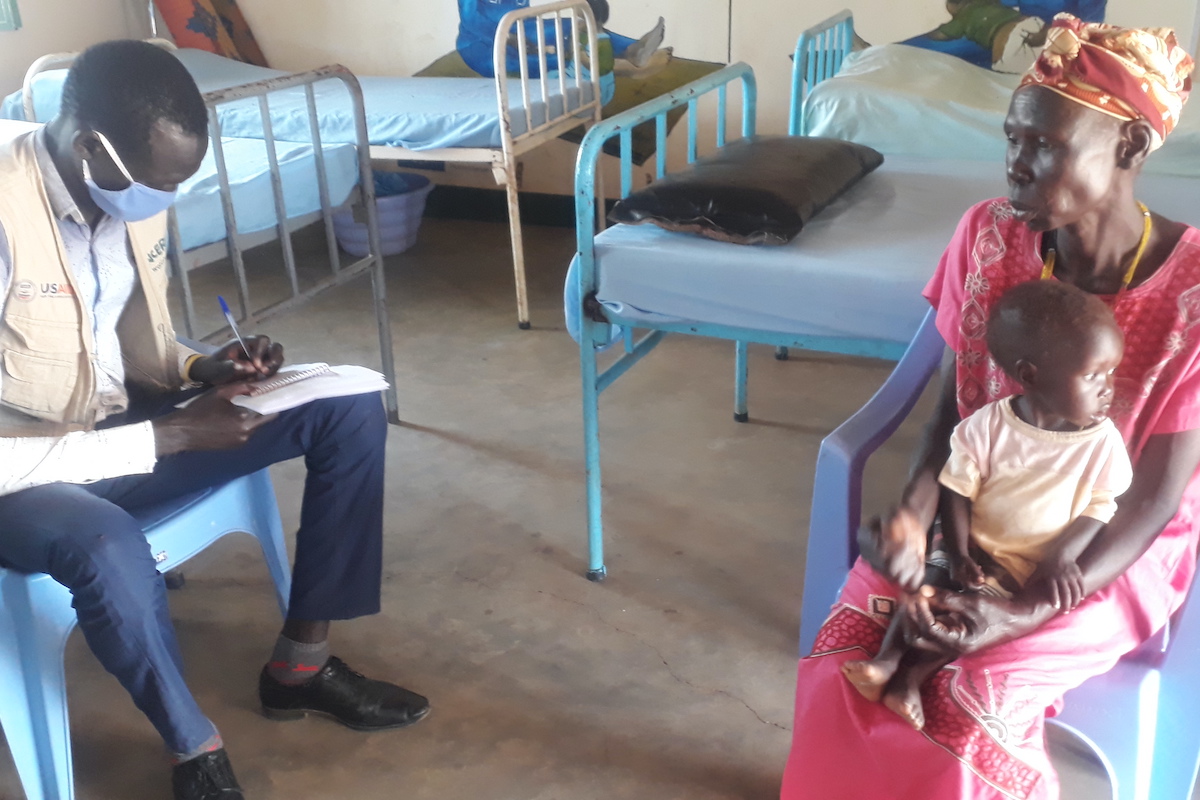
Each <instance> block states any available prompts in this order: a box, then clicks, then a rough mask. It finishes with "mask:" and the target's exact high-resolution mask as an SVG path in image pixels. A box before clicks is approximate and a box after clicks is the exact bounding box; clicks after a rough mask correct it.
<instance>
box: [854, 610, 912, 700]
mask: <svg viewBox="0 0 1200 800" xmlns="http://www.w3.org/2000/svg"><path fill="white" fill-rule="evenodd" d="M906 620H907V614H906V612H905V610H904V608H903V607H901V608H898V609H897V610H896V613H895V614H894V615H893V616H892V623H891V624H890V625H888V629H887V633H885V634H884V635H883V642H882V643H881V644H880V646H879V653H878V655H876V656H875V657H874V658H871V659H861V660H858V661H847V662H846V663H845V664H842V675H844V676H845V677H846V680H848V681H850V683H851V684H852V685H853V686H854V688H855V689H857V690H858V693H859V694H861V695H862V696H863V697H865V698H867V699H868V700H870V701H871V702H873V703H877V702H879V700H880V698H881V697H883V690H884V687H886V686H887V684H888V681H890V680H891V679H892V676H893V675H894V674H895V673H896V669H897V667H899V666H900V659H901V657H902V656H903V655H904V653H905V651H906V650H907V646H906V645H905V621H906Z"/></svg>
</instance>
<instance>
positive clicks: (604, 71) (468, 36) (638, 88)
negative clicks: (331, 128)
mask: <svg viewBox="0 0 1200 800" xmlns="http://www.w3.org/2000/svg"><path fill="white" fill-rule="evenodd" d="M457 2H458V16H459V25H458V38H457V41H456V42H455V49H454V51H453V52H451V53H448V54H447V55H445V56H442V57H441V58H439V59H438V60H437V61H434V62H433V63H432V64H430V65H429V66H428V67H426V68H425V69H423V70H421V71H420V72H418V73H417V75H422V76H429V77H471V78H475V77H488V78H490V77H494V76H495V70H496V69H497V65H495V64H493V56H492V48H493V42H494V41H495V37H496V28H497V27H498V26H499V24H500V19H501V18H502V17H503V16H504V15H505V14H507V13H508V12H510V11H512V10H514V9H517V8H525V7H527V6H528V5H529V0H457ZM588 5H590V6H591V7H592V14H593V15H594V16H595V17H596V24H597V25H598V26H599V28H600V33H599V34H598V35H597V38H598V39H599V47H598V50H597V55H598V58H599V62H600V91H601V99H602V100H603V101H604V116H605V117H609V116H612V115H614V114H619V113H620V112H622V111H625V110H626V109H629V108H633V107H634V106H636V105H639V104H641V103H644V102H646V101H647V100H650V99H651V98H654V97H658V96H659V95H662V94H666V93H667V92H670V91H673V90H675V89H678V88H679V87H681V86H683V85H685V84H687V83H691V82H692V81H694V80H696V79H697V78H701V77H703V76H705V75H708V74H709V73H711V72H715V71H716V70H718V69H720V68H721V67H722V66H723V65H721V64H717V63H713V62H711V61H697V60H693V59H689V58H681V57H679V56H677V55H675V53H674V49H673V48H671V47H663V46H662V43H663V38H664V36H665V35H666V22H665V20H663V18H662V17H659V19H658V23H657V24H655V25H654V26H653V27H651V29H650V30H648V31H646V32H645V33H644V34H642V35H641V36H639V37H637V38H634V37H633V36H627V35H624V34H623V33H620V32H618V31H621V30H624V31H625V33H631V31H629V30H628V28H623V26H622V25H621V24H620V13H619V6H617V5H616V3H615V1H614V7H612V8H610V6H609V3H608V0H588ZM553 28H554V26H553V24H552V23H546V30H545V34H544V36H545V41H546V42H549V43H552V42H554V32H553ZM525 36H526V41H527V43H528V47H529V54H530V55H529V65H528V69H529V74H530V75H531V76H536V75H537V74H538V68H539V67H538V64H539V61H538V57H537V54H536V52H535V48H536V44H535V43H536V42H537V28H536V27H535V25H534V23H533V21H529V22H528V23H527V27H526V32H525ZM513 38H514V39H515V35H514V37H513ZM553 49H554V51H555V52H557V50H558V49H559V48H558V47H555V48H553ZM547 51H548V52H547V58H546V68H547V69H548V70H556V69H558V61H557V59H556V57H555V55H554V53H553V52H550V51H551V48H550V47H547ZM518 58H519V56H518V53H517V48H516V44H515V41H514V42H513V44H512V45H511V46H510V47H509V48H508V58H507V61H506V63H505V64H504V66H503V69H504V71H505V72H506V73H507V74H509V75H518V74H519V71H520V68H521V65H520V62H519V60H518ZM570 68H571V67H570V65H567V67H566V69H567V70H570ZM682 113H683V112H682V110H680V111H679V112H672V114H671V115H670V116H669V118H668V121H669V123H670V125H672V126H673V125H674V124H675V122H676V121H677V120H678V119H679V117H680V116H681V115H682ZM580 137H581V133H579V132H575V133H572V134H567V135H565V136H564V137H563V138H565V139H572V140H574V141H579V139H580ZM609 144H610V145H611V146H613V147H616V146H617V142H616V141H613V142H610V143H609ZM654 148H655V135H654V128H653V125H641V126H639V127H638V128H637V129H635V130H634V133H633V158H634V162H635V163H637V164H639V165H640V164H642V163H644V162H645V161H646V159H648V158H649V157H650V156H652V155H653V154H654Z"/></svg>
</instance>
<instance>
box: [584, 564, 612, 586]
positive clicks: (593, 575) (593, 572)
mask: <svg viewBox="0 0 1200 800" xmlns="http://www.w3.org/2000/svg"><path fill="white" fill-rule="evenodd" d="M607 575H608V567H601V568H600V569H589V570H588V573H587V579H588V580H589V581H591V582H592V583H601V582H602V581H603V580H604V578H605V577H607Z"/></svg>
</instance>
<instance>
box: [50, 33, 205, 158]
mask: <svg viewBox="0 0 1200 800" xmlns="http://www.w3.org/2000/svg"><path fill="white" fill-rule="evenodd" d="M62 112H63V113H64V114H70V115H72V116H74V117H75V118H76V119H77V120H78V121H79V122H80V124H81V125H84V126H86V127H89V128H92V129H93V130H97V131H100V132H101V133H103V134H104V135H105V136H106V137H108V139H109V141H111V142H112V143H113V146H114V147H116V148H117V150H118V152H120V153H122V154H129V155H134V156H142V155H145V154H146V153H147V147H148V145H149V143H150V131H151V129H152V128H153V127H154V125H155V123H157V122H158V121H159V120H163V121H166V122H171V123H175V124H177V125H179V127H180V128H182V129H183V130H184V131H185V132H186V133H190V134H192V135H194V136H207V135H208V110H207V109H206V108H205V106H204V99H203V98H202V97H201V96H200V90H199V89H198V88H197V87H196V82H195V81H194V80H192V76H191V75H190V74H188V71H187V69H186V68H185V67H184V66H183V64H182V63H180V61H179V59H177V58H175V56H173V55H171V54H170V53H168V52H167V51H166V50H164V49H162V48H161V47H158V46H156V45H152V44H149V43H147V42H139V41H135V40H132V39H121V40H117V41H112V42H103V43H101V44H98V45H95V46H93V47H89V48H88V49H87V50H84V51H83V53H81V54H80V55H79V58H77V59H76V60H75V63H74V64H72V65H71V69H70V71H69V72H68V73H67V81H66V84H65V85H64V86H63V98H62Z"/></svg>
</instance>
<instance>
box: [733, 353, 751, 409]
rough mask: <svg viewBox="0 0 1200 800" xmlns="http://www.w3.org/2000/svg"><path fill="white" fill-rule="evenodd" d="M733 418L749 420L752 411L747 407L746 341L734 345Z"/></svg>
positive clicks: (747, 369) (747, 370)
mask: <svg viewBox="0 0 1200 800" xmlns="http://www.w3.org/2000/svg"><path fill="white" fill-rule="evenodd" d="M733 365H734V370H733V371H734V376H733V418H734V420H735V421H737V422H749V420H750V412H749V411H748V410H747V408H746V379H747V377H748V373H749V369H750V368H749V365H748V364H747V363H746V343H745V342H737V343H736V344H735V345H734V357H733Z"/></svg>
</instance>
